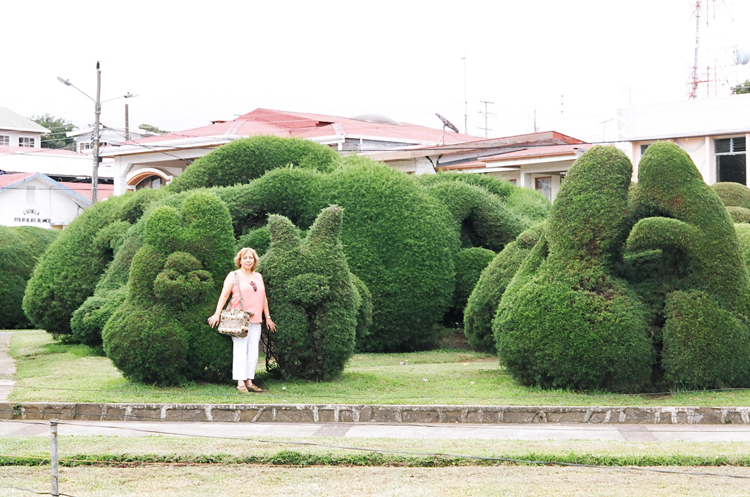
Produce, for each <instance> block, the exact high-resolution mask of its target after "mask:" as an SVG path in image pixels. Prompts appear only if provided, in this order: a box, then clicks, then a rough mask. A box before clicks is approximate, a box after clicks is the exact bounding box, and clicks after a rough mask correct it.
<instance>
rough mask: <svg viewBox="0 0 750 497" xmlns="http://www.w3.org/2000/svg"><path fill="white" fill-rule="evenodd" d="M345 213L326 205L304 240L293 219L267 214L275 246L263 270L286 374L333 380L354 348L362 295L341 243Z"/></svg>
mask: <svg viewBox="0 0 750 497" xmlns="http://www.w3.org/2000/svg"><path fill="white" fill-rule="evenodd" d="M342 217H343V211H342V209H341V208H339V207H336V206H331V207H329V208H327V209H325V210H323V211H322V212H321V213H320V215H319V216H318V218H317V220H316V221H315V223H314V224H313V225H312V227H311V228H310V231H309V233H308V235H307V237H306V238H305V239H304V240H300V238H299V235H298V230H297V228H296V227H295V226H294V225H293V224H292V222H291V221H289V219H287V218H285V217H283V216H279V215H272V216H270V218H269V220H268V228H269V231H270V233H271V248H270V249H269V251H268V252H267V253H266V255H264V256H263V258H262V259H261V262H260V265H259V266H258V272H260V273H261V274H263V279H264V281H265V283H266V291H267V294H268V302H269V307H270V308H271V309H272V311H271V312H272V313H273V317H274V322H275V323H276V326H277V329H276V332H275V333H271V335H270V337H271V339H272V340H273V343H274V346H273V350H275V351H276V360H277V364H278V368H279V371H280V372H281V373H282V375H284V376H287V377H294V378H303V379H309V380H330V379H332V378H335V377H336V376H338V375H339V374H340V373H341V371H343V369H344V366H345V364H346V361H347V360H348V359H349V357H350V356H351V355H352V353H353V352H354V343H355V335H356V329H357V314H358V310H359V307H360V306H361V305H362V297H361V295H360V294H359V292H358V291H357V287H356V284H355V283H354V281H353V280H352V275H351V273H350V272H349V267H348V265H347V262H346V256H345V255H344V250H343V246H342V245H341V240H340V237H339V234H340V232H341V223H342Z"/></svg>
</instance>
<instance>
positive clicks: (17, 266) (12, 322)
mask: <svg viewBox="0 0 750 497" xmlns="http://www.w3.org/2000/svg"><path fill="white" fill-rule="evenodd" d="M59 233H60V232H59V231H55V230H48V229H43V228H37V227H33V226H17V227H6V226H0V329H3V330H6V329H21V328H28V327H29V326H30V324H31V323H30V322H29V320H28V318H27V317H26V315H25V314H24V311H23V307H22V302H23V295H24V293H25V291H26V284H27V281H28V280H29V278H30V277H31V274H32V271H33V270H34V264H35V263H36V261H37V259H38V258H39V255H41V254H42V253H43V252H44V250H45V249H46V248H47V246H49V245H50V244H51V243H52V242H53V241H54V240H55V238H57V236H58V235H59Z"/></svg>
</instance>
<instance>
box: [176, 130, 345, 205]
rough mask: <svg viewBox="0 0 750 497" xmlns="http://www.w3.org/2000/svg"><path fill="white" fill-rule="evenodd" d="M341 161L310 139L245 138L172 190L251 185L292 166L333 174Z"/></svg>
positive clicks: (208, 158) (199, 164)
mask: <svg viewBox="0 0 750 497" xmlns="http://www.w3.org/2000/svg"><path fill="white" fill-rule="evenodd" d="M338 162H339V155H338V154H337V153H336V152H335V151H334V150H333V149H331V148H330V147H327V146H325V145H320V144H317V143H314V142H311V141H309V140H302V139H300V138H279V137H276V136H254V137H250V138H241V139H239V140H235V141H233V142H231V143H228V144H227V145H223V146H221V147H219V148H217V149H216V150H214V151H212V152H211V153H209V154H208V155H205V156H203V157H201V158H200V159H198V160H196V161H195V162H193V163H192V164H191V165H190V167H188V168H187V169H186V170H185V172H183V173H182V174H181V175H180V176H178V177H176V178H175V179H174V180H172V183H170V185H169V187H168V189H169V190H170V191H172V192H181V191H185V190H192V189H195V188H204V187H210V186H233V185H237V184H241V183H249V182H250V181H252V180H254V179H256V178H259V177H261V176H263V174H265V173H266V172H268V171H270V170H272V169H275V168H279V167H285V166H289V165H292V166H294V167H301V168H312V169H318V170H321V171H331V170H332V169H333V168H334V167H335V166H336V164H338Z"/></svg>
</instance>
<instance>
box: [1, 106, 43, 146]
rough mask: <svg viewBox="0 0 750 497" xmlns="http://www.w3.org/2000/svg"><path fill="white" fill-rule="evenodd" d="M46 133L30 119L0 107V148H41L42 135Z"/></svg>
mask: <svg viewBox="0 0 750 497" xmlns="http://www.w3.org/2000/svg"><path fill="white" fill-rule="evenodd" d="M47 132H49V130H48V129H47V128H45V127H43V126H40V125H38V124H37V123H35V122H34V121H32V120H31V119H26V118H25V117H23V116H22V115H20V114H17V113H15V112H13V111H12V110H10V109H7V108H5V107H0V147H25V148H41V147H42V135H43V134H44V133H47Z"/></svg>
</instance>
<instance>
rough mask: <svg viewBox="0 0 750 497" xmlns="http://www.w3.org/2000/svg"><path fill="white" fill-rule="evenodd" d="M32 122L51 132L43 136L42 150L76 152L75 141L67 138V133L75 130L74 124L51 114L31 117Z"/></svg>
mask: <svg viewBox="0 0 750 497" xmlns="http://www.w3.org/2000/svg"><path fill="white" fill-rule="evenodd" d="M31 120H32V121H34V122H35V123H37V124H38V125H40V126H44V127H45V128H47V129H48V130H49V133H46V134H44V135H42V148H64V149H67V150H75V148H76V145H75V140H74V139H73V138H69V137H68V136H67V133H68V132H70V131H73V128H75V125H74V124H73V123H71V122H69V121H66V120H65V119H63V118H61V117H54V116H51V115H49V114H44V115H43V116H39V117H34V116H31Z"/></svg>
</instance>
